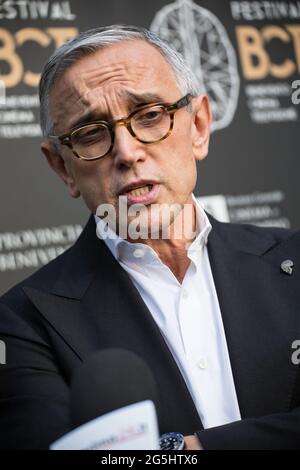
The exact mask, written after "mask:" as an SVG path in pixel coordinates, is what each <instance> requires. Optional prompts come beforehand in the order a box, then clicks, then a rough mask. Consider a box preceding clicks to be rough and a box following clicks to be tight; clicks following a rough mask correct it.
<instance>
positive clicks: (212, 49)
mask: <svg viewBox="0 0 300 470" xmlns="http://www.w3.org/2000/svg"><path fill="white" fill-rule="evenodd" d="M150 29H151V30H152V31H153V32H155V33H157V34H158V35H159V36H160V37H161V38H162V39H163V40H165V41H166V42H167V43H168V44H170V46H171V47H173V49H175V50H177V51H178V52H180V53H181V54H182V55H183V57H184V58H185V60H186V62H187V63H188V65H189V66H190V67H191V69H192V70H193V72H194V74H195V76H196V78H197V79H198V81H199V84H200V85H202V86H204V88H205V90H206V93H207V94H208V96H209V99H210V104H211V107H212V112H213V117H214V120H213V124H212V130H213V131H214V130H217V129H223V128H224V127H227V126H228V125H229V124H230V123H231V121H232V119H233V116H234V113H235V110H236V106H237V101H238V96H239V85H240V79H239V74H238V69H237V61H236V55H235V51H234V48H233V46H232V44H231V42H230V40H229V37H228V35H227V32H226V30H225V28H224V26H223V25H222V23H221V22H220V21H219V19H218V18H217V17H216V16H215V15H213V14H212V13H211V12H210V11H208V10H206V9H205V8H203V7H200V6H199V5H196V4H195V3H194V2H193V1H192V0H177V1H175V2H174V3H170V4H169V5H166V6H164V7H163V8H162V9H161V10H159V11H158V12H157V13H156V15H155V17H154V19H153V21H152V24H151V26H150Z"/></svg>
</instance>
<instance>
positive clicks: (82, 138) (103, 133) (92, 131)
mask: <svg viewBox="0 0 300 470" xmlns="http://www.w3.org/2000/svg"><path fill="white" fill-rule="evenodd" d="M107 134H108V130H107V128H106V127H104V126H87V127H84V128H82V129H78V131H76V132H74V134H73V135H72V141H73V144H77V143H80V144H93V143H95V142H99V141H101V140H103V139H105V138H106V137H107Z"/></svg>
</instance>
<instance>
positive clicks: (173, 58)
mask: <svg viewBox="0 0 300 470" xmlns="http://www.w3.org/2000/svg"><path fill="white" fill-rule="evenodd" d="M133 39H140V40H143V41H146V42H148V43H149V44H152V45H153V46H154V47H156V48H157V49H158V50H159V51H160V53H161V54H162V55H163V56H164V58H165V59H166V61H167V62H168V63H169V64H170V66H171V68H172V70H173V72H174V74H175V79H176V82H177V85H178V87H179V89H180V91H181V92H182V93H183V94H187V93H191V94H192V95H198V94H199V93H200V92H201V91H202V90H200V86H199V84H198V82H197V80H196V78H195V76H194V74H193V72H192V71H191V70H190V69H189V67H188V66H187V64H186V63H185V61H184V59H183V57H182V56H181V55H180V54H179V53H178V52H176V51H175V50H173V49H172V48H171V47H170V46H169V45H168V44H167V43H165V42H164V41H162V40H161V39H160V38H159V37H158V36H157V35H156V34H154V33H152V32H151V31H148V30H147V29H144V28H139V27H136V26H127V25H112V26H107V27H100V28H94V29H90V30H88V31H85V32H82V33H80V34H79V35H78V36H77V37H75V38H74V39H71V40H70V41H68V42H66V43H65V44H63V45H62V46H61V47H59V48H58V49H57V50H56V51H55V52H54V53H53V54H52V55H51V57H50V58H49V60H48V62H47V63H46V65H45V66H44V69H43V71H42V75H41V80H40V85H39V96H40V123H41V129H42V132H43V135H44V136H48V135H49V134H51V133H53V132H54V131H53V122H52V118H51V116H50V114H49V96H50V92H51V89H52V88H53V86H54V84H55V81H56V80H57V78H58V77H60V76H61V75H62V74H63V73H64V72H65V71H66V70H67V69H69V68H70V67H71V66H72V65H73V64H74V63H76V62H77V61H78V60H80V59H81V58H82V57H84V56H86V55H89V54H92V53H94V52H96V51H97V50H98V49H101V48H105V47H107V46H110V45H112V44H115V43H117V42H121V41H128V40H133Z"/></svg>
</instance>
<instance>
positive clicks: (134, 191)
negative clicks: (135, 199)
mask: <svg viewBox="0 0 300 470" xmlns="http://www.w3.org/2000/svg"><path fill="white" fill-rule="evenodd" d="M152 188H153V184H145V185H144V186H141V187H139V188H134V189H131V190H130V191H127V192H126V193H125V194H130V196H144V194H147V193H149V192H150V191H151V189H152Z"/></svg>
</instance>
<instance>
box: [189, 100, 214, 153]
mask: <svg viewBox="0 0 300 470" xmlns="http://www.w3.org/2000/svg"><path fill="white" fill-rule="evenodd" d="M192 112H193V137H192V145H193V151H194V155H195V158H196V160H203V159H204V158H205V157H206V155H207V153H208V145H209V137H210V128H211V122H212V112H211V109H210V104H209V101H208V97H207V96H206V95H200V96H197V97H196V98H194V100H193V111H192Z"/></svg>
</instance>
